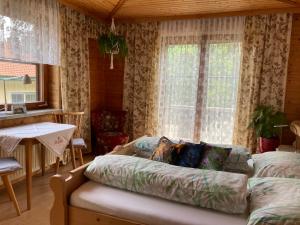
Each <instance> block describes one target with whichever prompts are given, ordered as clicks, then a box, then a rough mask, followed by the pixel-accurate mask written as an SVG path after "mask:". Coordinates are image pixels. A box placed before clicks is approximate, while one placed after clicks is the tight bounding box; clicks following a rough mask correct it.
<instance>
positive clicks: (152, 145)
mask: <svg viewBox="0 0 300 225" xmlns="http://www.w3.org/2000/svg"><path fill="white" fill-rule="evenodd" d="M159 139H160V137H142V138H140V139H138V140H137V141H136V142H135V143H134V148H135V153H136V155H137V156H139V157H142V158H150V157H151V155H152V154H153V152H154V150H155V149H156V148H157V146H158V142H159Z"/></svg>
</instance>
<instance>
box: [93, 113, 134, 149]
mask: <svg viewBox="0 0 300 225" xmlns="http://www.w3.org/2000/svg"><path fill="white" fill-rule="evenodd" d="M126 114H127V112H126V111H113V110H100V111H95V112H93V113H92V116H91V118H92V133H93V138H94V140H95V142H96V146H97V153H98V154H100V153H104V154H105V153H107V152H110V151H112V150H113V148H114V147H115V146H117V145H123V144H126V143H128V140H129V136H128V134H125V133H124V127H125V122H126ZM98 149H100V150H103V151H104V152H102V151H100V152H99V151H98Z"/></svg>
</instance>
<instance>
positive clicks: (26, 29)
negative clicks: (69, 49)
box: [0, 0, 60, 65]
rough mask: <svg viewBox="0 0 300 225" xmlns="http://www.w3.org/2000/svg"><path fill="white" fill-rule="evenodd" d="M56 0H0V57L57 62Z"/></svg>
mask: <svg viewBox="0 0 300 225" xmlns="http://www.w3.org/2000/svg"><path fill="white" fill-rule="evenodd" d="M59 43H60V41H59V12H58V3H57V1H56V0H1V1H0V58H4V59H11V60H18V61H23V62H33V63H43V64H51V65H59V60H60V59H59V56H60V49H59Z"/></svg>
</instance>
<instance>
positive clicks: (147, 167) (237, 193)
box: [84, 155, 247, 214]
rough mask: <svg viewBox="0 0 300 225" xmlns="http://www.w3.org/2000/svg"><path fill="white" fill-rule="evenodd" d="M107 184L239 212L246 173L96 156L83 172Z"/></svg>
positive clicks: (242, 208) (243, 203) (244, 201)
mask: <svg viewBox="0 0 300 225" xmlns="http://www.w3.org/2000/svg"><path fill="white" fill-rule="evenodd" d="M84 174H85V175H86V176H87V177H88V178H89V179H91V180H93V181H95V182H99V183H102V184H105V185H108V186H112V187H116V188H120V189H125V190H128V191H132V192H136V193H140V194H145V195H150V196H155V197H160V198H163V199H167V200H171V201H175V202H179V203H184V204H189V205H193V206H195V207H204V208H210V209H215V210H219V211H222V212H227V213H233V214H242V213H244V212H245V210H246V208H247V199H246V198H247V176H246V175H244V174H234V173H227V172H218V171H210V170H199V169H194V168H186V167H179V166H174V165H170V164H167V163H162V162H157V161H152V160H148V159H144V158H139V157H132V156H124V155H104V156H98V157H96V158H95V159H94V161H92V162H91V163H90V165H89V166H88V167H87V169H86V171H85V173H84Z"/></svg>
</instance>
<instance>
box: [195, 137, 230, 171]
mask: <svg viewBox="0 0 300 225" xmlns="http://www.w3.org/2000/svg"><path fill="white" fill-rule="evenodd" d="M201 143H204V142H201ZM230 151H231V148H224V147H219V146H215V145H211V144H206V145H205V149H204V155H203V158H202V160H201V162H200V166H199V168H200V169H207V170H219V171H221V170H223V166H224V163H225V161H226V159H227V158H228V156H229V154H230Z"/></svg>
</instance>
